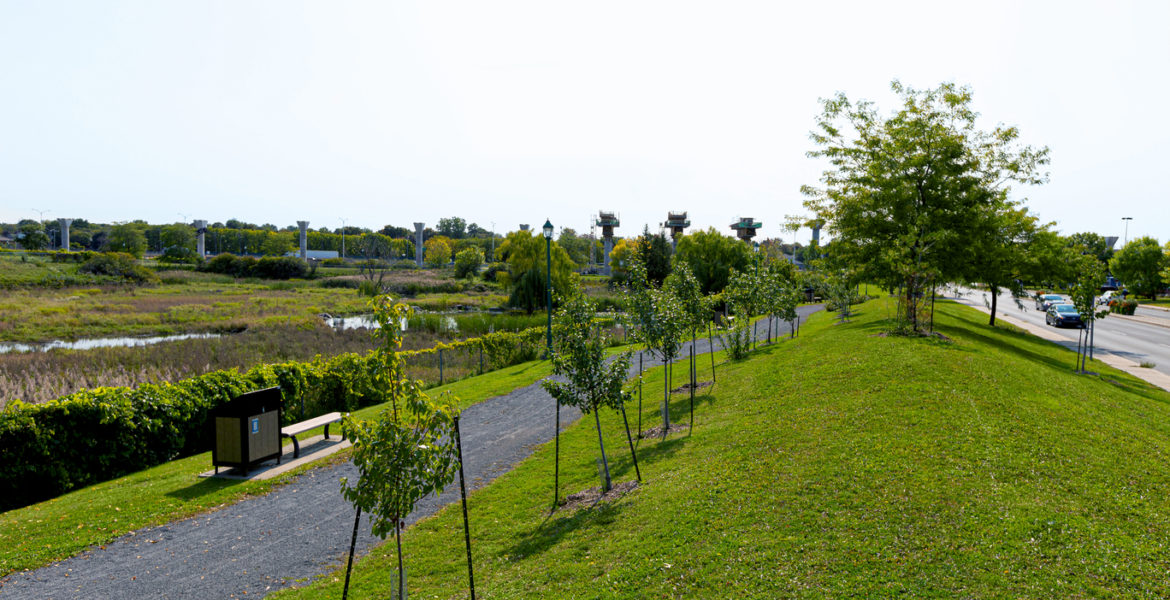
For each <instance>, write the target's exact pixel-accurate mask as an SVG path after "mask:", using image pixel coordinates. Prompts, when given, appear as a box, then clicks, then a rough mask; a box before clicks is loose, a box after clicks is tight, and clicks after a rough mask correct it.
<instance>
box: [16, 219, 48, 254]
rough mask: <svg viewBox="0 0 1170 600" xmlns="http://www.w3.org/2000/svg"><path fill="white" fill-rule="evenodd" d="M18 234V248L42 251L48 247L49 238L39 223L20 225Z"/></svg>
mask: <svg viewBox="0 0 1170 600" xmlns="http://www.w3.org/2000/svg"><path fill="white" fill-rule="evenodd" d="M20 233H21V236H20V246H21V247H22V248H24V249H25V250H43V249H44V248H45V247H46V246H48V245H49V236H48V235H46V234H45V228H44V227H42V226H41V224H40V223H28V224H25V225H21V226H20Z"/></svg>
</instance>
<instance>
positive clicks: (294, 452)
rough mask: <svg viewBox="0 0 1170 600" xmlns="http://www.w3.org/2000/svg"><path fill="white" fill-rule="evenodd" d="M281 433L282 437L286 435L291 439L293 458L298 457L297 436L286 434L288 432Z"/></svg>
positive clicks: (299, 449) (299, 452)
mask: <svg viewBox="0 0 1170 600" xmlns="http://www.w3.org/2000/svg"><path fill="white" fill-rule="evenodd" d="M281 435H283V436H284V437H286V438H288V439H290V440H292V443H293V460H296V459H298V458H300V457H301V444H300V442H299V441H297V436H295V435H288V434H284V433H282V434H281ZM278 462H279V461H278Z"/></svg>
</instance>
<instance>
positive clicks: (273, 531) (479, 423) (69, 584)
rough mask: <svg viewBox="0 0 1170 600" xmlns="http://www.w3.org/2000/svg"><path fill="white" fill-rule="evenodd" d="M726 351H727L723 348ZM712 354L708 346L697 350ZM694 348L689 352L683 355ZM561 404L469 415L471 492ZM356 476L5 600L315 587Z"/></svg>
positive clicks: (89, 561)
mask: <svg viewBox="0 0 1170 600" xmlns="http://www.w3.org/2000/svg"><path fill="white" fill-rule="evenodd" d="M821 308H822V307H821V306H820V305H815V306H802V307H800V308H799V309H797V312H798V314H799V315H800V318H801V321H803V320H805V319H807V317H808V316H809V315H810V314H812V313H814V312H816V311H818V310H820V309H821ZM784 325H786V324H781V327H783V326H784ZM781 327H777V331H779V330H780V329H781ZM766 331H767V326H766V322H764V321H760V322H759V323H757V333H758V335H759V337H760V339H761V340H763V339H764V338H765V337H766V335H767V333H766ZM776 337H783V336H779V335H777V336H776ZM715 346H716V349H718V348H719V344H718V343H717V342H716V344H715ZM709 348H710V345H709V344H708V341H707V340H706V339H705V338H699V339H698V343H697V344H696V349H695V352H696V353H705V352H707V351H708V350H709ZM688 350H689V343H688V344H687V345H685V346H684V348H683V351H684V352H687V351H688ZM684 356H685V354H684ZM644 364H645V366H646V368H650V367H652V366H656V365H659V364H661V362H660V361H658V360H655V359H654V358H653V357H652V356H650V355H649V354H647V355H646V360H645V363H644ZM634 365H637V360H636V359H635V361H634ZM633 370H634V371H635V372H636V370H637V367H636V366H634V367H633ZM653 404H654V403H653V402H652V403H651V405H653ZM555 406H556V405H555V403H554V401H553V399H552V397H551V396H549V395H548V393H547V392H545V391H544V389H543V388H542V387H541V386H540V383H539V382H537V383H533V384H532V385H528V386H525V387H522V388H519V389H516V390H513V391H512V392H510V393H508V394H504V395H503V396H497V397H495V398H491V399H487V400H484V401H483V402H480V403H478V404H475V405H473V406H470V407H468V408H467V409H465V410H464V411H463V414H462V417H461V419H460V420H461V423H462V427H461V430H462V434H463V436H462V437H463V453H464V457H465V459H466V463H465V467H466V473H467V476H468V482H469V487H471V488H472V489H476V488H479V487H482V486H484V485H487V484H488V483H490V482H491V481H492V480H493V479H495V478H496V477H498V476H499V475H501V474H503V473H506V472H507V471H509V470H510V469H511V468H512V466H513V465H515V464H517V463H519V462H520V461H521V460H524V459H525V458H526V457H528V456H529V455H530V454H532V451H533V450H534V449H535V448H536V446H537V445H539V444H542V443H544V442H547V441H548V440H550V439H551V438H552V436H553V431H554V429H555V427H553V422H554V414H553V413H554V411H555ZM651 411H652V409H648V410H647V412H651ZM578 417H580V412H578V411H576V410H575V409H562V410H561V424H562V427H564V426H567V425H568V424H569V423H570V422H572V421H574V420H576V419H577V418H578ZM356 475H357V469H356V468H355V467H354V466H353V463H351V462H345V463H343V464H339V465H335V466H330V467H323V468H319V469H313V470H311V471H309V472H307V473H304V474H302V475H300V476H298V477H297V478H296V479H295V480H293V481H292V482H290V483H288V484H286V485H284V486H281V487H279V488H277V489H276V490H273V491H272V492H270V493H268V494H265V495H263V496H259V497H256V498H249V499H246V500H243V501H240V502H237V503H236V504H233V505H231V506H227V507H225V508H223V509H221V510H217V511H213V512H209V513H206V514H202V515H199V516H196V517H193V518H190V519H183V520H180V521H176V522H173V523H168V524H166V525H163V526H160V527H150V528H145V529H140V530H138V531H134V532H131V533H129V534H126V535H124V536H122V537H120V538H118V539H116V540H114V541H113V542H110V543H109V544H106V545H103V546H101V547H96V548H90V549H89V550H86V551H85V552H82V553H81V554H79V555H77V556H74V557H73V558H69V559H66V560H63V561H61V562H59V563H55V564H52V565H49V566H46V567H43V568H40V569H36V570H34V571H30V572H22V573H12V574H10V575H8V576H6V577H4V578H3V579H0V600H8V599H10V598H11V599H17V598H20V599H24V598H28V599H37V600H43V599H58V600H60V599H65V598H77V599H85V600H96V599H104V598H111V599H113V598H167V599H175V598H184V599H186V598H190V599H194V600H203V599H207V598H242V597H247V598H255V597H261V596H263V595H264V594H265V593H266V592H268V591H272V590H277V589H280V588H283V587H288V586H291V585H294V584H297V582H305V581H310V580H312V579H313V578H314V577H316V576H320V575H323V574H325V573H328V572H329V571H331V570H332V569H333V568H334V567H336V566H339V565H341V564H343V563H342V561H343V560H344V558H345V556H346V551H347V550H348V548H349V540H350V534H351V531H352V528H353V515H354V511H353V507H352V506H351V505H350V504H348V503H347V502H346V501H345V500H344V499H343V498H342V496H341V492H340V485H339V484H338V480H339V479H340V478H341V477H350V478H353V477H356ZM453 485H458V484H453ZM455 490H458V488H457V487H453V488H452V489H449V490H446V491H444V492H443V493H442V494H441V495H440V496H438V497H435V496H433V495H432V496H429V497H427V498H424V499H423V500H422V501H421V502H420V503H419V504H418V505H417V506H416V507H415V510H414V512H412V513H411V514H410V515H409V516H408V517H407V519H406V521H407V526H409V525H410V524H412V523H414V522H415V521H417V520H418V519H420V518H422V517H425V516H428V515H431V514H434V513H435V512H436V511H438V510H439V509H440V508H442V507H443V506H444V505H446V504H447V503H450V502H454V501H458V499H459V493H458V491H455ZM550 492H551V489H550ZM471 519H472V521H471V526H472V528H473V535H474V528H475V527H477V526H486V525H483V524H477V523H476V521H475V505H474V502H473V503H472V505H471ZM379 541H380V540H378V538H376V537H375V536H374V535H373V534H372V533H371V532H370V527H369V524H368V521H367V519H366V518H365V516H364V515H363V517H362V527H361V532H360V534H359V536H358V541H357V552H358V554H366V553H368V552H369V551H370V549H371V547H373V546H374V545H375V544H377V543H378V542H379Z"/></svg>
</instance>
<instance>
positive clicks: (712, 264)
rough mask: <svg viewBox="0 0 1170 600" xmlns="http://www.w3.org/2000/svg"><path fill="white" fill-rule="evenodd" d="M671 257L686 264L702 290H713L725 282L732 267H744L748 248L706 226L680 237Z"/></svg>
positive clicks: (738, 241) (718, 289) (714, 291)
mask: <svg viewBox="0 0 1170 600" xmlns="http://www.w3.org/2000/svg"><path fill="white" fill-rule="evenodd" d="M674 260H675V262H685V263H687V265H688V266H690V268H691V272H692V273H694V275H695V279H698V280H699V287H700V288H701V289H702V291H703V294H708V295H709V294H717V293H719V292H721V291H723V288H724V287H726V286H727V278H728V277H729V276H730V274H731V270H732V269H740V270H743V269H746V268H747V267H748V264H749V263H750V262H751V249H750V248H748V245H747V244H745V243H743V242H742V241H740V240H738V239H736V238H733V237H730V236H726V235H723V234H721V233H719V232H718V231H715V228H714V227H709V228H707V229H706V230H705V231H695V232H694V233H691V234H688V235H684V236H682V237H680V238H679V239H678V247H677V248H675V253H674Z"/></svg>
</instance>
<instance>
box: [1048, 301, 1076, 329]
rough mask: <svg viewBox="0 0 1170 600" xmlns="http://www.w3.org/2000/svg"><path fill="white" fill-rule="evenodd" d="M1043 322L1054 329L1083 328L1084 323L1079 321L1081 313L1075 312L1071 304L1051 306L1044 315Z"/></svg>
mask: <svg viewBox="0 0 1170 600" xmlns="http://www.w3.org/2000/svg"><path fill="white" fill-rule="evenodd" d="M1044 322H1045V323H1047V324H1049V325H1055V326H1056V327H1084V326H1085V322H1084V321H1082V320H1081V313H1079V312H1077V307H1076V306H1073V305H1072V304H1053V305H1052V306H1049V307H1048V312H1047V313H1045V314H1044Z"/></svg>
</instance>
